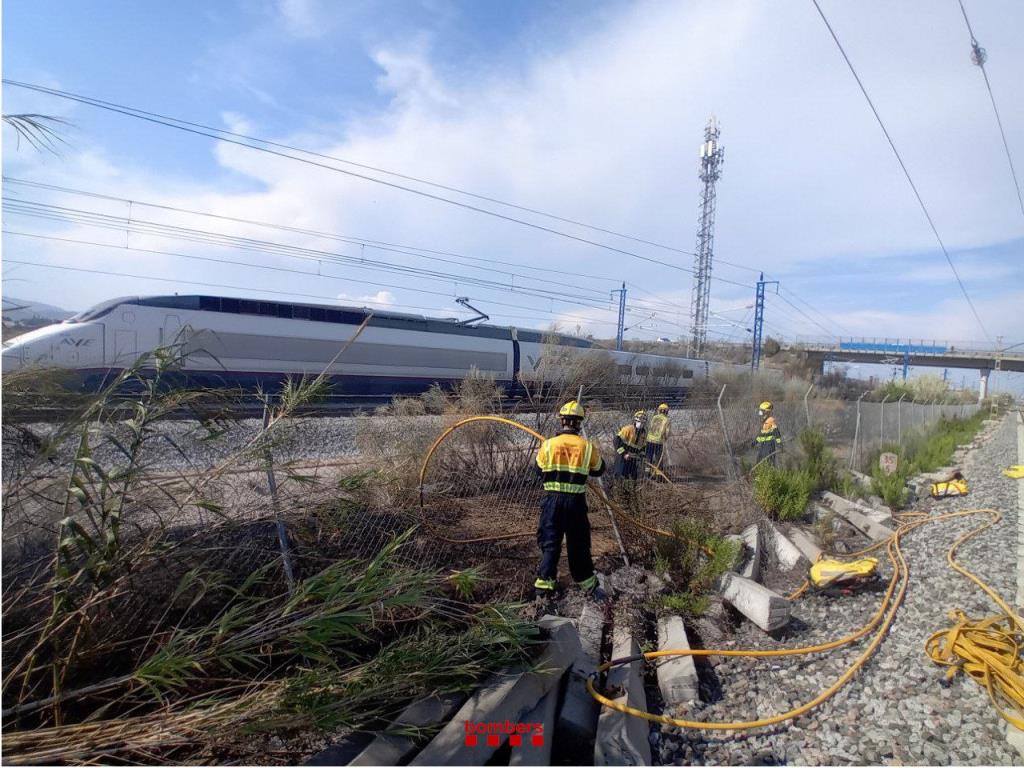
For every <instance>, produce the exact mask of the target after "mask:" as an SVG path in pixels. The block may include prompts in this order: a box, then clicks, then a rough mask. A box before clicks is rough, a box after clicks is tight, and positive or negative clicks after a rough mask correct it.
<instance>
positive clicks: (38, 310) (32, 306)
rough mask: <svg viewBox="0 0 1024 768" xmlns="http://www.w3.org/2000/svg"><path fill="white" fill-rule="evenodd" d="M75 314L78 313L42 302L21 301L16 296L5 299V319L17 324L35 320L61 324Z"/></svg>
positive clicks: (5, 297)
mask: <svg viewBox="0 0 1024 768" xmlns="http://www.w3.org/2000/svg"><path fill="white" fill-rule="evenodd" d="M75 314H77V312H75V311H72V310H69V309H63V308H62V307H55V306H53V304H43V303H42V302H41V301H32V300H31V299H19V298H17V297H16V296H4V297H3V318H4V320H11V321H13V322H16V323H27V322H30V321H33V320H51V321H53V322H60V321H61V320H67V319H68V318H69V317H71V316H72V315H75Z"/></svg>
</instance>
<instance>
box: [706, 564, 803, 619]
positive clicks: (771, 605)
mask: <svg viewBox="0 0 1024 768" xmlns="http://www.w3.org/2000/svg"><path fill="white" fill-rule="evenodd" d="M722 599H723V600H725V601H726V602H727V603H729V604H730V605H732V606H733V607H734V608H735V609H736V610H738V611H739V612H740V613H742V614H743V615H744V616H746V617H747V618H748V619H750V620H751V621H752V622H754V624H756V625H757V626H758V627H760V628H761V629H763V630H764V631H765V632H774V631H775V630H776V629H779V628H780V627H784V626H786V624H788V623H789V612H790V604H789V601H788V600H787V599H786V598H784V597H783V596H782V595H779V594H777V593H775V592H772V590H770V589H768V588H767V587H765V586H762V585H760V584H758V583H757V582H756V581H751V580H750V579H745V578H743V577H742V576H737V575H736V574H735V573H727V574H726V575H725V576H724V577H723V578H722Z"/></svg>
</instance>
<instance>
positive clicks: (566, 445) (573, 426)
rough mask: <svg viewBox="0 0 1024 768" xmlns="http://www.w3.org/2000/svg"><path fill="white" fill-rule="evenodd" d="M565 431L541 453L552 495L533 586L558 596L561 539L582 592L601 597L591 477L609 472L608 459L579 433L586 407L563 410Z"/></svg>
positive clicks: (544, 510)
mask: <svg viewBox="0 0 1024 768" xmlns="http://www.w3.org/2000/svg"><path fill="white" fill-rule="evenodd" d="M558 414H559V416H561V419H562V429H561V430H560V431H559V432H558V434H557V435H555V436H554V437H550V438H548V439H547V440H545V441H544V442H543V443H542V444H541V446H540V450H539V451H538V452H537V467H538V468H539V469H540V473H541V477H542V479H543V482H544V490H545V491H546V492H547V493H546V494H545V496H544V501H543V503H542V505H541V512H540V525H539V527H538V528H537V544H538V545H539V546H540V551H541V559H540V567H539V568H538V569H537V580H536V581H535V582H534V583H533V586H534V590H535V592H536V595H537V597H539V598H545V597H549V596H553V595H554V592H555V586H556V583H557V578H558V560H559V558H560V557H561V556H562V538H563V537H564V538H565V545H566V550H567V554H568V557H569V573H570V574H571V575H572V578H573V580H574V581H575V582H576V583H577V584H578V585H579V587H580V589H582V590H584V591H585V592H588V593H590V594H591V595H592V596H594V597H596V598H597V599H602V598H603V597H604V594H603V592H602V591H601V590H600V586H599V584H598V580H597V576H596V575H595V574H594V562H593V559H592V558H591V554H590V521H589V520H588V519H587V494H586V490H587V478H588V477H600V476H601V475H602V474H604V460H603V459H602V458H601V454H600V453H599V452H598V450H597V446H595V445H594V444H593V443H591V442H590V441H588V440H587V439H586V438H584V437H583V436H582V435H580V429H581V427H582V425H583V415H584V411H583V406H582V405H580V404H579V403H578V402H576V401H575V400H571V401H569V402H568V403H566V404H565V405H563V406H562V408H561V410H560V411H559V412H558Z"/></svg>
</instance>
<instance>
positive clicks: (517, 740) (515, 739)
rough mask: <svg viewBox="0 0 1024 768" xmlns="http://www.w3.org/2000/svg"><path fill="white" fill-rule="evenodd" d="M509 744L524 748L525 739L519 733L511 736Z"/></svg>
mask: <svg viewBox="0 0 1024 768" xmlns="http://www.w3.org/2000/svg"><path fill="white" fill-rule="evenodd" d="M508 743H509V744H511V745H512V746H513V747H521V746H523V737H522V736H520V735H519V734H518V733H513V734H512V735H511V736H509V737H508Z"/></svg>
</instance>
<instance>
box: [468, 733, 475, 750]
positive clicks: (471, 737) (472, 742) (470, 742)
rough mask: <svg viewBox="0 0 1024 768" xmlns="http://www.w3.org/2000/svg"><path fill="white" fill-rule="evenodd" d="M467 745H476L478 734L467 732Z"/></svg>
mask: <svg viewBox="0 0 1024 768" xmlns="http://www.w3.org/2000/svg"><path fill="white" fill-rule="evenodd" d="M466 746H467V747H475V746H476V734H475V733H467V734H466Z"/></svg>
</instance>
